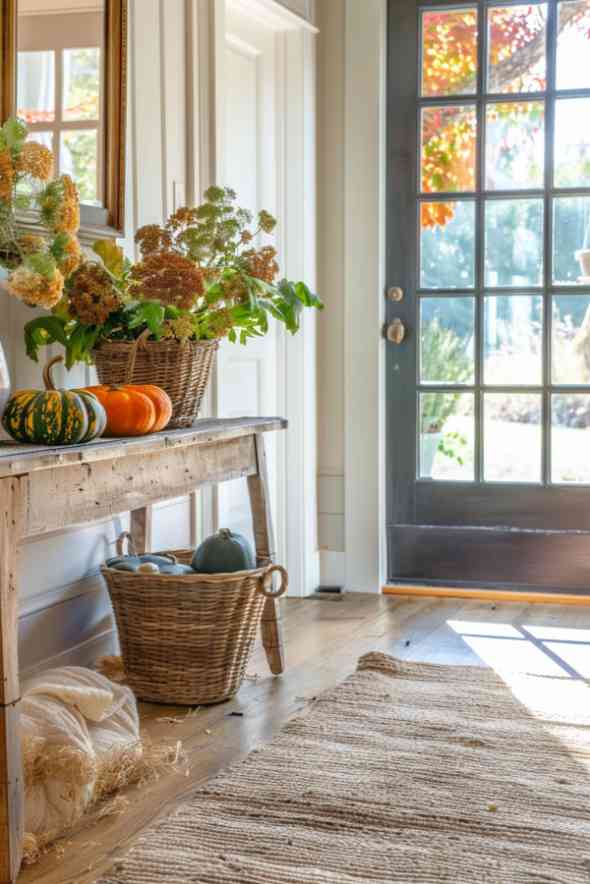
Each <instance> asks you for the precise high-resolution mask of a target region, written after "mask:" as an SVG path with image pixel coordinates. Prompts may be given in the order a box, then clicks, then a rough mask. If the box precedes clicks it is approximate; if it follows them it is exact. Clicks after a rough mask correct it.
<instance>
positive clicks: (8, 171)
mask: <svg viewBox="0 0 590 884" xmlns="http://www.w3.org/2000/svg"><path fill="white" fill-rule="evenodd" d="M14 177H15V172H14V166H13V165H12V159H11V156H10V151H8V150H6V149H5V150H0V199H2V200H9V199H10V198H11V197H12V188H13V187H14Z"/></svg>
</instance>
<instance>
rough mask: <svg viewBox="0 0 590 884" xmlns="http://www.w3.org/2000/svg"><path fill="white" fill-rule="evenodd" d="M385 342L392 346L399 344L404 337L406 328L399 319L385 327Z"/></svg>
mask: <svg viewBox="0 0 590 884" xmlns="http://www.w3.org/2000/svg"><path fill="white" fill-rule="evenodd" d="M386 334H387V340H388V341H391V343H392V344H401V342H402V341H403V339H404V338H405V336H406V327H405V325H404V324H403V322H402V321H401V319H394V320H393V322H390V323H389V325H388V326H387V332H386Z"/></svg>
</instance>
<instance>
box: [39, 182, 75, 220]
mask: <svg viewBox="0 0 590 884" xmlns="http://www.w3.org/2000/svg"><path fill="white" fill-rule="evenodd" d="M39 207H40V209H41V219H42V221H43V223H44V224H45V226H46V227H48V228H49V229H50V230H52V231H53V232H54V233H76V231H77V230H78V228H79V227H80V197H79V196H78V189H77V187H76V185H75V184H74V182H73V181H72V179H71V178H70V176H69V175H62V176H61V178H58V179H57V180H56V181H51V182H50V183H49V184H48V185H47V187H46V188H45V190H44V191H43V193H42V195H41V197H40V198H39Z"/></svg>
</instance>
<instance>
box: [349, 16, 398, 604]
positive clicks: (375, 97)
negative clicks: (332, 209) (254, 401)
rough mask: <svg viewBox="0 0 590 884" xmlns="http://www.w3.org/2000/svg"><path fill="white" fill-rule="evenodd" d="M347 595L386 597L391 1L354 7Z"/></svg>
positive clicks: (351, 31) (351, 43)
mask: <svg viewBox="0 0 590 884" xmlns="http://www.w3.org/2000/svg"><path fill="white" fill-rule="evenodd" d="M345 33H346V37H345V66H346V83H345V175H344V178H345V255H346V266H345V292H344V302H345V308H344V310H345V315H344V323H345V345H344V366H345V368H344V397H345V418H344V451H345V467H344V474H345V477H344V481H345V550H346V588H347V589H348V590H349V591H356V592H380V591H381V588H382V586H383V584H384V582H385V576H386V545H385V536H386V535H385V527H386V526H385V451H384V449H385V418H384V415H385V389H384V387H385V366H384V348H385V344H384V341H383V322H384V318H385V181H386V178H385V119H386V113H385V85H386V35H387V0H362V2H359V0H345Z"/></svg>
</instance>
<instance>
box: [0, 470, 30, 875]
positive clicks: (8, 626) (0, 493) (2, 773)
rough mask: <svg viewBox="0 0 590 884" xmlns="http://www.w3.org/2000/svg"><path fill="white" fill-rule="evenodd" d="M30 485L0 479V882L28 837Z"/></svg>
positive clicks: (16, 863) (12, 871)
mask: <svg viewBox="0 0 590 884" xmlns="http://www.w3.org/2000/svg"><path fill="white" fill-rule="evenodd" d="M26 481H27V480H26V478H7V479H0V884H13V882H14V881H16V878H17V876H18V872H19V869H20V865H21V859H22V847H23V834H24V784H23V777H22V760H21V753H20V734H19V730H18V717H19V710H18V703H19V700H20V689H19V678H18V576H17V575H18V545H19V542H20V539H21V537H22V527H23V525H22V521H23V500H24V493H25V483H26Z"/></svg>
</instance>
